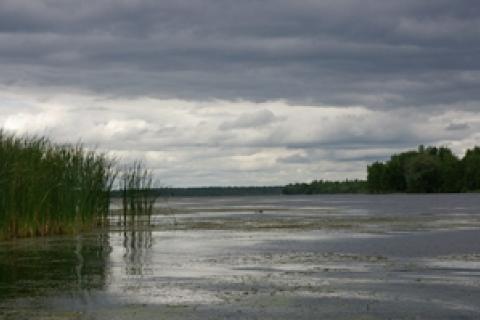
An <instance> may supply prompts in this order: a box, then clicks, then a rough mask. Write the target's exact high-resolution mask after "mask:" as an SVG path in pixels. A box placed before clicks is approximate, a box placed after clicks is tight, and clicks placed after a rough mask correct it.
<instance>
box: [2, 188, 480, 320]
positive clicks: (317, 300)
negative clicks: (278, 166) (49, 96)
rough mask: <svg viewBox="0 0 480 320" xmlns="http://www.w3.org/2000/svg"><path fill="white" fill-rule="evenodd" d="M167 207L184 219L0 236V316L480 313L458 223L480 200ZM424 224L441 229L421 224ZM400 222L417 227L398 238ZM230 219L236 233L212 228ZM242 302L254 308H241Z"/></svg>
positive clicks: (473, 254) (469, 249)
mask: <svg viewBox="0 0 480 320" xmlns="http://www.w3.org/2000/svg"><path fill="white" fill-rule="evenodd" d="M407 199H408V201H406V200H407ZM171 204H172V206H173V207H174V209H175V211H172V212H175V213H176V214H177V217H176V218H177V219H176V220H172V217H171V216H164V215H160V214H158V215H154V216H152V217H150V216H139V217H127V219H125V218H124V217H123V216H118V215H115V214H112V219H111V221H110V222H111V227H110V228H109V229H108V230H103V231H99V232H96V233H91V234H83V235H79V236H63V237H49V238H43V239H42V238H38V239H19V240H15V241H7V242H2V243H0V319H2V320H3V319H4V318H2V312H16V311H17V310H21V309H22V308H24V307H25V306H28V307H29V308H30V306H31V304H30V302H31V301H35V302H36V307H35V308H37V309H32V310H34V311H32V312H33V313H32V314H35V312H37V310H38V308H40V309H41V308H43V310H47V312H54V311H52V310H58V309H62V310H68V311H72V310H74V311H75V312H79V314H84V312H90V313H91V314H95V316H92V317H90V318H87V319H120V318H122V317H121V316H123V318H125V319H130V318H135V316H131V317H130V316H129V315H132V314H133V312H137V311H138V310H139V309H135V308H133V309H132V310H133V311H132V313H130V314H127V315H123V312H125V310H127V308H129V307H131V306H140V307H141V308H142V310H145V309H148V308H152V309H150V311H151V314H147V313H145V314H144V318H145V319H151V318H156V317H158V315H159V314H162V313H161V312H159V309H154V308H157V307H158V308H161V307H165V308H170V307H172V310H174V311H175V312H180V311H181V310H184V309H182V308H184V307H185V306H186V305H188V306H194V308H197V307H198V306H200V307H198V308H197V309H195V310H194V311H192V312H191V313H190V314H188V313H185V314H184V317H183V318H182V319H192V318H197V319H201V318H215V317H212V316H211V315H212V312H213V314H214V315H216V316H217V317H216V318H227V317H228V316H230V318H231V317H232V314H233V313H235V315H236V316H234V317H233V318H282V316H283V315H284V316H285V317H283V318H286V319H292V318H298V319H302V315H303V319H311V318H318V315H320V314H321V312H327V311H328V310H331V311H332V314H333V315H336V314H337V312H338V310H344V311H345V312H346V314H349V315H350V314H352V315H355V316H356V315H357V313H358V310H367V309H365V308H364V304H365V303H366V302H367V301H368V302H370V305H371V303H376V304H377V306H380V305H382V306H385V305H387V306H388V307H384V309H383V311H381V310H380V309H377V310H376V311H377V312H378V313H377V315H378V318H380V319H381V318H389V317H390V318H399V317H395V316H398V315H405V314H406V313H408V312H410V311H411V313H410V314H409V315H412V317H409V318H414V317H413V315H416V314H417V311H419V310H420V311H422V312H423V311H425V312H427V313H428V314H430V313H432V314H434V315H436V316H438V315H442V316H445V315H447V316H448V315H456V314H457V313H458V312H460V311H461V314H462V315H465V316H466V317H465V319H478V317H476V316H478V315H480V310H479V309H478V308H477V307H476V305H477V304H478V303H477V302H478V299H479V298H480V282H479V280H478V274H480V270H479V268H478V266H479V265H480V264H479V263H480V246H479V245H478V241H475V239H477V238H478V236H479V232H480V231H479V230H478V229H476V230H461V229H460V228H458V227H452V225H454V223H456V225H457V226H461V227H462V228H463V227H464V226H467V227H472V226H478V225H480V224H479V223H478V222H479V216H480V215H479V212H478V208H480V197H478V196H475V195H458V196H457V195H455V196H453V195H445V196H441V197H440V196H428V197H422V196H379V197H374V196H328V197H327V196H319V197H257V198H220V199H212V198H205V199H204V198H202V199H199V198H197V199H176V200H175V201H173V203H171ZM258 209H262V210H263V212H262V214H260V213H258V212H257V211H258ZM392 216H394V217H393V218H392ZM418 217H421V219H419V218H418ZM439 217H440V218H439ZM400 218H401V219H400ZM340 219H343V220H340ZM467 219H468V220H467ZM316 220H319V221H321V222H325V221H326V222H330V224H324V225H322V224H321V223H319V224H318V225H319V226H322V228H318V229H305V230H304V229H299V228H298V227H297V228H294V229H293V228H287V227H285V228H276V229H271V228H270V226H271V225H274V224H273V222H275V223H277V224H275V225H279V226H282V225H281V224H278V223H284V224H286V223H288V224H289V226H291V225H294V226H302V223H305V221H316ZM172 221H174V222H175V223H172ZM339 221H340V222H349V223H343V224H340V223H339ZM352 221H353V222H352ZM419 221H420V222H422V223H424V225H425V226H428V227H432V228H433V227H435V226H440V227H441V228H440V229H442V231H440V230H438V229H432V230H428V228H427V229H419V228H417V227H418V226H417V222H419ZM462 221H464V222H462ZM465 221H466V222H465ZM395 222H397V223H398V222H401V223H402V226H404V227H405V228H407V229H408V228H410V229H409V230H407V231H403V232H401V233H399V232H391V225H392V223H395ZM440 222H441V224H439V223H440ZM460 222H462V223H460ZM227 223H228V225H229V226H230V228H229V229H227V228H225V229H221V228H218V229H215V228H217V227H219V226H220V227H222V226H225V224H227ZM258 223H263V224H261V226H262V227H261V228H259V227H258V225H255V224H258ZM472 223H474V224H472ZM222 224H223V225H222ZM328 225H332V226H335V228H331V229H328V228H327V227H326V226H328ZM372 225H374V226H375V228H373V227H372ZM182 226H194V227H196V229H194V228H184V229H181V227H182ZM212 226H213V227H214V228H212ZM231 226H234V227H235V228H233V227H231ZM245 226H254V227H255V228H252V229H248V231H246V230H247V229H246V228H245ZM337 226H340V227H341V228H342V229H338V227H337ZM352 226H353V227H352ZM168 227H170V228H168ZM435 228H438V227H435ZM443 229H448V230H443ZM369 230H374V231H375V232H374V233H373V232H371V231H369ZM465 266H468V268H466V267H465ZM333 298H334V299H333ZM332 299H333V300H332ZM25 301H28V302H26V303H25ZM388 301H391V303H390V302H388ZM399 301H400V302H399ZM412 301H413V302H412ZM440 302H441V303H440ZM388 303H390V304H388ZM449 303H450V304H449ZM406 304H408V306H409V308H404V306H405V305H406ZM412 305H413V306H414V308H411V306H412ZM19 306H21V307H19ZM173 306H175V308H176V309H175V308H174V307H173ZM219 306H220V307H219ZM222 306H223V307H224V309H222V310H220V309H221V308H223V307H222ZM349 306H352V307H349ZM229 307H231V310H230V309H228V308H229ZM122 308H123V309H122ZM144 308H145V309H144ZM215 308H217V309H216V311H215ZM276 308H277V309H276ZM369 308H370V307H369ZM415 308H417V309H415ZM449 308H450V309H449ZM459 308H460V309H459ZM239 309H241V310H243V311H245V312H250V311H249V310H254V311H253V313H252V314H250V315H252V316H251V317H249V316H245V314H244V316H240V315H239V314H236V312H237V311H238V310H239ZM407 309H408V310H407ZM446 309H448V310H446ZM212 310H213V311H212ZM219 310H220V311H219ZM368 310H370V311H371V310H372V309H368ZM459 310H460V311H459ZM127 311H128V310H127ZM162 311H164V310H162ZM374 311H375V310H374ZM22 312H23V311H22ZM115 312H116V313H115ZM142 312H143V311H142ZM172 312H173V311H172ZM182 312H183V311H182ZM202 312H203V313H202ZM215 312H219V313H217V314H215ZM223 312H224V313H223ZM309 312H310V313H309ZM382 312H383V313H382ZM265 313H267V315H268V316H270V317H267V316H265V317H263V315H265ZM427 313H425V314H427ZM99 314H104V316H103V317H97V316H98V315H99ZM196 315H198V316H196ZM330 315H331V314H330ZM392 315H393V316H392ZM472 315H473V316H472ZM23 318H24V319H29V318H32V317H29V316H24V317H23ZM45 318H48V319H50V318H49V317H47V316H46V317H45ZM52 318H54V317H52ZM123 318H122V319H123ZM324 318H332V317H329V316H325V317H324ZM345 318H348V317H345ZM365 318H368V317H365ZM444 318H445V317H444ZM447 318H448V317H447ZM5 319H7V318H5ZM8 319H10V318H8ZM13 319H17V318H15V317H13ZM20 319H22V317H20ZM82 319H83V318H82Z"/></svg>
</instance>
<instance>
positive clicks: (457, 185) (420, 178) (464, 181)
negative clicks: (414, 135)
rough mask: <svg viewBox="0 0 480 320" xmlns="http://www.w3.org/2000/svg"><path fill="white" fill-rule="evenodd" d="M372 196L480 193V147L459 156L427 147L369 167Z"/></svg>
mask: <svg viewBox="0 0 480 320" xmlns="http://www.w3.org/2000/svg"><path fill="white" fill-rule="evenodd" d="M367 183H368V190H369V192H371V193H389V192H408V193H445V192H473V191H479V190H480V148H479V147H474V148H473V149H469V150H467V151H466V153H465V155H464V156H463V157H462V158H459V157H457V156H456V155H455V154H454V153H453V152H452V151H451V150H450V149H449V148H447V147H427V148H426V147H424V146H419V147H418V150H412V151H407V152H403V153H399V154H395V155H393V156H391V157H390V160H388V161H386V162H375V163H373V164H371V165H369V166H368V167H367Z"/></svg>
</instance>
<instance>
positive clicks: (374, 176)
mask: <svg viewBox="0 0 480 320" xmlns="http://www.w3.org/2000/svg"><path fill="white" fill-rule="evenodd" d="M479 191H480V147H475V148H473V149H471V150H467V152H466V153H465V155H464V156H463V157H462V158H459V157H457V156H456V155H455V154H454V153H453V152H452V151H451V150H450V149H449V148H447V147H424V146H419V147H418V149H417V150H412V151H407V152H403V153H399V154H394V155H392V156H391V157H390V159H389V160H388V161H385V162H378V161H377V162H375V163H372V164H371V165H369V166H368V167H367V180H357V179H355V180H348V179H347V180H344V181H327V180H314V181H312V182H310V183H292V184H288V185H286V186H273V187H270V186H265V187H194V188H158V189H154V190H153V193H154V194H155V195H156V196H157V197H198V196H200V197H201V196H262V195H281V194H286V195H294V194H335V193H446V192H452V193H458V192H479ZM113 193H114V195H116V193H118V191H114V192H113ZM118 195H119V194H118Z"/></svg>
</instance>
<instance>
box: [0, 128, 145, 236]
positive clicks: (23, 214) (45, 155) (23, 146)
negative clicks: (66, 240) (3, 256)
mask: <svg viewBox="0 0 480 320" xmlns="http://www.w3.org/2000/svg"><path fill="white" fill-rule="evenodd" d="M118 173H119V170H118V168H117V167H116V165H115V161H114V160H113V159H111V158H109V157H107V156H106V155H105V154H103V153H99V152H94V151H90V150H87V149H85V148H84V147H83V146H82V145H58V144H54V143H52V142H51V141H50V140H49V139H47V138H44V137H34V136H33V137H32V136H30V137H28V136H24V137H17V136H14V135H11V134H7V133H5V132H4V131H1V130H0V238H12V237H32V236H45V235H50V234H63V233H76V232H80V231H82V230H86V229H87V230H88V229H91V228H93V227H96V226H101V225H105V224H106V220H107V219H108V214H109V207H110V199H111V191H112V188H113V186H114V184H115V181H116V179H117V176H118ZM152 180H153V179H152V176H151V174H150V173H149V172H148V170H146V169H144V168H143V166H142V165H141V164H140V163H139V162H135V163H134V165H133V166H132V167H131V169H130V170H129V171H127V172H123V174H122V176H121V181H125V182H126V185H125V188H126V189H124V196H125V197H124V201H126V202H127V203H128V206H127V211H129V214H130V215H134V214H139V213H141V212H142V211H145V210H146V211H148V210H150V211H151V210H152V207H153V201H152V200H151V199H150V198H148V197H145V195H146V194H147V193H148V192H147V191H148V190H147V188H149V187H151V184H152Z"/></svg>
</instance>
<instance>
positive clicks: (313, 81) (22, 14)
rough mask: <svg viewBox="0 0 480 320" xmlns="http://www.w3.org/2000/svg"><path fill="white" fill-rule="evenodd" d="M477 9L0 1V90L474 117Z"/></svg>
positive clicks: (369, 3)
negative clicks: (416, 110) (439, 111)
mask: <svg viewBox="0 0 480 320" xmlns="http://www.w3.org/2000/svg"><path fill="white" fill-rule="evenodd" d="M479 39H480V3H479V2H478V1H477V0H457V1H451V0H435V1H433V0H424V1H418V0H404V1H393V0H363V1H358V0H340V1H339V0H335V1H333V0H325V1H313V0H311V1H307V0H300V1H299V0H291V1H281V0H275V1H274V0H263V1H254V0H249V1H233V0H223V1H219V0H188V1H182V0H164V1H153V0H152V1H114V0H95V1H93V0H91V1H65V0H61V1H60V0H38V1H26V0H25V1H23V0H2V1H0V83H1V84H3V85H16V86H46V87H48V86H60V87H66V88H68V87H71V88H74V89H89V90H93V91H96V92H100V93H104V94H108V95H117V96H125V95H128V96H132V95H133V96H137V95H150V96H156V97H166V98H167V97H168V98H183V99H194V100H203V99H212V98H214V99H215V98H216V99H228V100H232V99H245V100H254V101H265V100H274V99H284V100H286V101H289V102H303V103H311V104H331V105H359V104H360V105H365V106H368V107H374V108H381V107H383V108H396V107H405V106H413V107H422V108H427V107H432V106H433V107H435V108H451V106H452V105H455V108H456V109H470V110H478V107H479V104H478V102H479V101H480V90H478V87H479V84H480V59H478V55H479V54H480V40H479Z"/></svg>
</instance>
